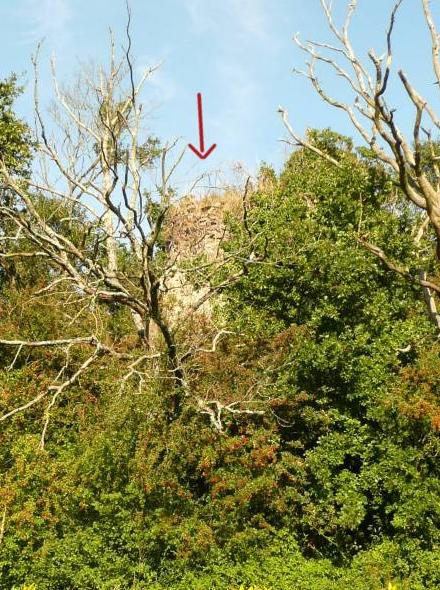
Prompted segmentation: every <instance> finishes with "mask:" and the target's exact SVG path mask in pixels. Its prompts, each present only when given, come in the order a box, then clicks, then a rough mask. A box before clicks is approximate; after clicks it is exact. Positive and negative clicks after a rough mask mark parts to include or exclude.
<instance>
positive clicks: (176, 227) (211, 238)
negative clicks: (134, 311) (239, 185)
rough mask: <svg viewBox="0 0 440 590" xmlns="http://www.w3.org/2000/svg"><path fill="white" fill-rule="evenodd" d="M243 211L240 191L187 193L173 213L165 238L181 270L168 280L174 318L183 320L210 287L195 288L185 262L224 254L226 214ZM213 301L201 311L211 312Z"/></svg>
mask: <svg viewBox="0 0 440 590" xmlns="http://www.w3.org/2000/svg"><path fill="white" fill-rule="evenodd" d="M228 212H230V213H232V214H237V215H240V214H241V213H240V212H241V197H240V195H239V194H238V193H236V192H228V193H226V194H223V195H220V196H208V197H204V198H202V199H196V198H194V197H186V198H184V199H182V200H181V201H180V202H179V203H178V205H176V206H174V207H173V208H172V210H171V211H170V213H169V217H168V221H167V227H166V231H165V239H166V243H167V250H168V255H169V258H170V261H173V260H174V261H175V263H176V267H177V270H176V272H174V273H172V274H171V275H170V277H169V278H167V280H166V285H165V291H166V292H167V300H168V302H169V310H170V315H171V318H172V321H173V322H176V321H179V317H180V316H181V314H182V312H184V311H185V310H188V309H189V308H190V307H191V306H192V305H194V304H195V302H196V301H198V300H199V299H200V298H201V297H203V295H204V294H205V293H206V292H207V287H201V288H195V287H194V285H193V283H192V282H191V278H190V277H189V274H188V273H187V272H186V271H185V270H184V268H183V266H184V265H185V264H189V263H191V261H194V264H196V259H198V258H199V257H201V256H203V257H204V260H205V262H207V263H210V262H212V263H215V261H220V260H221V257H222V250H221V242H222V240H224V239H225V237H226V228H225V223H224V219H225V215H226V214H227V213H228ZM210 312H211V303H210V302H209V301H207V302H206V303H205V304H203V306H202V307H201V308H200V309H199V313H202V314H204V315H207V316H209V315H210Z"/></svg>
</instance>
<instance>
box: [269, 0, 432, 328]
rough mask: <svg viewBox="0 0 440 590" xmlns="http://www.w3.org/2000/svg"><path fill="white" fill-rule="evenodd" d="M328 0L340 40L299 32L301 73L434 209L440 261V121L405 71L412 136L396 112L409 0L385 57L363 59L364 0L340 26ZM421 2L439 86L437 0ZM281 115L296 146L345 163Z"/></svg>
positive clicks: (324, 2) (416, 200)
mask: <svg viewBox="0 0 440 590" xmlns="http://www.w3.org/2000/svg"><path fill="white" fill-rule="evenodd" d="M320 2H321V7H322V11H323V14H324V16H325V19H326V22H327V25H328V29H329V31H330V33H331V35H332V36H333V38H334V42H333V43H325V42H319V41H316V40H311V41H305V42H304V41H302V40H301V39H300V38H299V36H298V35H296V36H295V37H294V41H295V43H296V44H297V46H298V47H299V48H300V49H301V50H302V51H303V52H304V53H305V54H306V56H307V61H306V69H305V70H296V72H297V73H299V74H301V75H303V76H305V77H306V78H307V79H308V80H309V81H310V82H311V84H312V86H313V88H314V89H315V91H316V92H317V94H318V96H319V97H320V98H321V99H322V100H323V101H324V102H325V103H327V104H328V105H330V106H331V107H334V108H337V109H339V110H341V111H343V112H344V113H345V114H346V115H347V116H348V118H349V120H350V122H351V124H352V125H353V128H354V129H355V130H356V131H357V132H358V133H359V134H360V135H361V137H362V139H363V140H364V142H365V143H366V144H367V145H368V146H369V147H370V148H371V150H372V151H373V153H374V154H375V156H376V157H377V159H378V160H379V161H380V162H382V163H383V164H384V165H385V166H386V167H388V169H390V170H391V171H392V172H393V173H394V174H395V176H396V177H397V179H398V184H399V186H400V188H401V190H402V191H403V194H404V195H405V197H406V198H407V199H408V200H409V201H410V202H411V203H412V204H413V205H414V206H415V208H416V209H419V210H422V211H425V212H426V223H423V224H422V226H421V228H420V229H421V231H422V233H423V232H425V231H426V229H427V227H428V225H430V226H431V227H432V228H433V230H434V233H435V236H436V240H437V259H439V260H440V166H439V161H440V156H439V154H437V152H436V150H435V142H434V141H433V139H432V138H433V131H434V132H437V133H438V131H439V130H440V118H439V116H438V115H437V113H436V111H435V109H434V107H433V106H432V105H431V104H430V103H429V102H428V100H427V99H426V98H424V97H423V95H422V93H421V92H419V91H418V90H417V89H416V88H415V86H414V85H413V84H412V83H411V81H410V79H409V77H408V75H407V74H406V73H405V72H404V71H403V70H398V72H397V74H398V78H399V80H400V83H401V85H402V91H403V92H404V94H405V95H406V96H407V98H408V99H409V101H410V102H411V103H412V105H413V107H414V119H413V122H412V133H411V134H405V133H404V132H403V131H402V129H401V128H400V127H399V125H398V122H397V116H396V109H395V108H393V107H392V106H391V105H390V104H389V103H388V101H387V94H389V93H388V92H387V91H388V90H389V86H390V77H391V74H392V66H393V47H392V41H393V32H394V29H395V26H396V19H397V16H398V11H399V9H400V7H401V5H402V4H403V0H398V1H397V2H396V3H395V4H394V7H393V9H392V12H391V16H390V19H389V23H388V28H387V31H386V36H385V45H386V50H385V53H384V54H383V55H377V53H376V52H375V50H374V49H370V50H369V52H368V56H367V59H366V60H363V59H361V57H360V56H359V55H358V54H357V53H356V52H355V50H354V48H353V44H352V41H351V34H350V32H351V24H352V20H353V17H354V15H355V13H356V10H357V8H358V4H359V2H358V0H351V1H350V2H349V3H348V6H347V11H346V16H345V20H344V22H343V24H342V26H338V25H337V24H336V21H335V18H334V13H333V11H332V5H331V2H330V1H329V0H320ZM420 6H421V10H422V11H423V15H424V19H425V23H426V27H427V32H428V35H429V37H430V41H431V53H432V69H433V75H434V76H435V79H436V84H439V85H440V33H439V30H438V28H437V26H436V24H435V22H434V18H433V14H432V10H431V7H430V1H429V0H420ZM318 66H324V67H326V68H328V69H329V70H330V71H332V72H333V73H334V74H336V76H337V78H338V79H339V80H341V81H342V84H344V85H345V89H348V90H349V91H351V93H352V95H353V97H354V98H353V101H352V102H346V101H343V100H340V99H339V98H337V97H335V96H334V95H333V94H332V93H330V92H329V91H328V90H327V89H326V88H325V87H324V86H323V85H322V84H321V81H320V78H319V76H318V73H317V67H318ZM279 112H280V113H281V117H282V120H283V122H284V125H285V127H286V129H287V131H288V133H289V136H290V138H291V141H292V142H293V143H294V144H296V145H298V146H301V147H303V148H304V149H307V150H310V151H312V152H314V153H316V154H318V155H319V156H321V157H322V158H324V159H326V160H327V161H329V162H330V163H332V164H333V165H335V166H338V167H339V166H340V163H339V162H338V161H337V160H336V159H334V158H333V157H331V156H330V155H329V154H327V153H325V152H324V151H322V150H321V149H320V148H319V147H318V146H316V145H314V144H313V142H311V141H310V140H309V139H308V138H303V137H301V136H300V135H299V134H298V133H296V132H295V130H294V129H293V127H292V125H291V124H290V122H289V117H288V113H287V111H286V109H284V108H282V107H280V108H279ZM425 146H428V149H429V150H430V152H431V161H432V163H431V168H432V170H431V171H430V174H428V173H427V170H426V167H424V165H423V149H424V148H425ZM416 237H417V236H416ZM419 240H420V236H419ZM365 245H366V244H365ZM366 247H367V248H368V249H369V251H370V252H372V253H373V254H375V255H376V256H378V257H379V258H380V259H381V260H382V261H384V262H385V263H386V264H387V266H388V267H389V268H392V267H393V264H394V263H392V262H391V261H389V260H388V259H387V257H386V254H385V253H384V252H383V251H382V250H380V249H379V248H377V247H376V246H374V245H371V244H370V245H366ZM394 270H395V269H394ZM400 274H401V275H403V276H406V275H407V274H408V273H407V272H406V271H405V272H403V271H402V272H400ZM411 280H413V281H414V282H416V283H418V284H420V285H422V286H423V287H424V294H425V298H426V299H427V301H429V305H428V307H429V309H430V310H431V317H432V318H433V320H434V322H435V323H436V324H437V325H438V317H437V312H436V308H435V302H434V301H433V295H432V292H433V291H436V292H438V288H434V287H433V286H432V285H430V286H427V284H426V283H427V280H426V273H425V274H423V271H422V272H421V273H420V274H419V275H418V276H414V277H411ZM428 283H429V281H428Z"/></svg>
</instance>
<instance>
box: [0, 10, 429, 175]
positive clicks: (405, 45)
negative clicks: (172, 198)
mask: <svg viewBox="0 0 440 590" xmlns="http://www.w3.org/2000/svg"><path fill="white" fill-rule="evenodd" d="M130 4H131V7H132V13H133V29H132V36H133V42H134V47H133V51H134V55H135V57H136V64H137V67H139V68H140V67H142V66H143V65H147V64H155V63H158V62H161V61H163V65H162V66H161V68H160V69H159V70H158V71H157V72H156V74H155V75H154V77H153V78H152V80H151V83H150V85H149V86H148V89H147V92H146V93H145V99H146V102H147V103H148V105H149V109H150V110H151V119H150V122H149V124H150V127H151V130H152V132H153V133H155V134H157V135H159V136H160V137H161V138H163V139H171V138H173V137H182V142H183V143H188V142H194V143H196V141H197V125H196V93H197V92H198V91H201V92H202V93H203V100H204V109H205V131H206V142H207V145H210V143H211V142H216V143H217V144H218V148H217V149H216V150H215V152H214V153H213V155H212V156H210V158H209V159H208V160H205V161H203V162H200V161H198V160H197V159H196V158H195V156H194V155H193V154H192V153H191V152H188V153H187V154H186V155H185V159H184V162H183V174H184V175H187V176H188V178H189V177H193V176H195V175H197V173H198V172H200V171H203V170H212V171H216V170H229V169H231V167H232V166H233V164H234V163H235V162H240V163H241V164H242V166H244V168H245V169H246V170H249V172H251V173H254V172H255V171H256V170H257V169H258V166H259V164H260V163H261V162H262V161H266V162H269V163H271V164H273V165H274V166H275V167H276V168H277V169H279V168H280V167H281V166H282V163H283V161H284V159H285V157H286V155H287V153H288V149H287V147H286V145H285V144H284V143H282V142H280V139H282V138H283V137H285V131H284V128H283V126H282V124H281V121H280V119H279V115H278V114H277V107H278V105H283V106H285V107H287V109H288V110H289V113H290V118H291V122H292V124H293V126H294V127H295V129H297V130H299V131H300V132H302V131H303V130H304V129H305V128H307V127H325V126H331V127H334V128H335V129H337V130H339V131H342V132H345V133H348V134H352V132H351V128H350V126H349V124H348V123H347V121H346V120H345V119H344V117H343V116H342V114H340V113H338V112H337V111H335V110H333V109H331V108H329V107H326V106H324V105H323V104H322V103H321V101H320V100H319V99H318V98H317V97H316V96H315V95H314V93H313V91H312V90H311V89H310V87H309V85H308V84H307V81H306V80H304V79H302V78H301V77H298V76H295V75H293V73H292V69H293V67H294V66H299V67H300V66H301V65H302V64H303V62H304V56H303V55H302V54H301V52H300V51H299V50H298V49H297V48H296V46H295V45H294V43H293V42H292V36H293V35H294V34H295V33H296V32H299V33H300V34H301V37H302V38H303V39H307V38H313V39H321V40H329V34H328V31H327V30H326V27H325V22H324V19H323V16H322V14H321V9H320V3H319V0H221V1H217V0H159V1H158V0H154V1H152V0H131V2H130ZM346 4H347V2H346V0H334V6H335V11H336V14H337V15H340V14H342V12H341V11H342V9H344V7H345V6H346ZM392 4H393V2H392V1H391V0H360V2H359V13H358V15H357V16H356V18H355V20H354V23H353V32H352V36H353V41H354V44H355V46H356V48H358V49H359V50H360V51H361V52H363V54H364V55H365V51H366V49H368V48H369V47H375V48H376V51H377V52H378V53H380V52H381V51H383V49H384V32H385V28H386V23H387V14H388V13H389V11H390V9H391V6H392ZM436 8H438V7H436ZM437 16H439V17H440V14H438V15H437ZM438 22H440V21H438ZM109 27H111V28H112V29H113V30H114V31H115V33H116V36H117V39H118V40H119V42H120V43H121V44H122V43H124V42H125V38H124V27H125V6H124V1H123V0H87V1H86V0H15V2H8V1H6V0H2V1H1V4H0V34H1V39H2V58H1V62H0V75H1V76H5V75H7V74H8V73H9V72H11V71H15V72H17V73H23V72H27V74H25V76H24V81H25V82H26V81H30V79H31V68H30V55H31V53H32V52H33V51H34V50H35V46H36V43H37V42H38V40H40V39H41V38H42V37H45V43H44V51H43V54H42V82H43V83H42V90H43V92H42V95H43V99H44V100H45V101H48V100H49V98H50V96H51V88H50V77H49V68H48V67H47V66H48V62H49V58H50V56H51V55H52V54H55V55H56V59H57V69H58V72H59V76H60V78H61V79H62V80H63V79H64V80H68V79H69V78H70V77H71V76H72V73H73V72H74V71H75V70H76V69H78V67H79V63H80V62H81V61H86V60H88V59H90V58H93V59H94V60H95V61H98V62H100V61H104V60H105V59H106V58H107V54H106V49H107V47H108V29H109ZM395 46H396V66H398V67H399V66H402V67H404V69H405V71H407V72H408V74H409V75H410V77H411V79H412V80H413V81H414V82H415V83H416V85H417V86H418V88H419V89H420V90H421V91H422V92H423V93H424V94H425V95H427V97H428V98H431V99H432V101H433V103H434V105H436V102H437V101H438V92H439V90H438V87H437V86H433V81H434V77H433V74H432V71H431V67H430V61H429V45H428V38H427V35H426V30H425V27H424V23H423V19H422V12H421V2H420V1H419V0H404V4H403V7H402V10H401V14H400V16H399V20H398V24H397V29H396V37H395ZM322 79H323V80H324V81H325V82H327V83H328V84H330V85H332V87H333V88H334V91H335V93H338V88H341V86H340V83H339V82H338V81H336V84H335V80H334V79H333V78H330V77H328V76H327V75H326V74H325V73H324V74H323V78H322ZM29 90H30V88H29ZM391 90H392V96H393V100H394V103H395V105H396V106H397V109H398V110H397V116H398V117H399V120H400V121H401V125H402V127H407V126H408V125H409V123H410V121H411V117H412V108H411V105H409V104H408V101H406V100H404V99H403V98H402V93H401V92H400V91H399V86H398V85H397V80H395V86H393V87H392V89H391ZM29 94H30V92H28V95H27V96H25V97H24V98H23V99H21V100H20V103H19V105H18V108H19V111H20V113H21V114H22V115H23V116H25V117H26V118H29V117H31V100H30V96H29ZM342 96H344V93H343V92H342ZM214 177H215V174H214V176H213V178H214Z"/></svg>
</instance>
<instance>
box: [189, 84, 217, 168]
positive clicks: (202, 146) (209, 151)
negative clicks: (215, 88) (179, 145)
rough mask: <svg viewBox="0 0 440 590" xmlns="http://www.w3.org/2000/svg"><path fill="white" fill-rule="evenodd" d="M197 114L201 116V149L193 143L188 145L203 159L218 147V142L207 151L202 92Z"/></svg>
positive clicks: (198, 101) (199, 97) (198, 97)
mask: <svg viewBox="0 0 440 590" xmlns="http://www.w3.org/2000/svg"><path fill="white" fill-rule="evenodd" d="M197 114H198V117H199V144H200V150H198V149H197V148H196V147H194V146H193V144H192V143H189V144H188V147H189V148H190V149H191V150H192V151H193V152H194V153H195V155H196V156H198V157H199V158H200V159H201V160H204V159H205V158H207V157H208V156H209V155H210V154H212V152H213V151H214V150H215V148H216V147H217V144H216V143H213V144H212V146H211V147H210V148H209V150H207V151H206V152H205V136H204V133H203V109H202V94H201V93H200V92H198V93H197Z"/></svg>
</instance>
